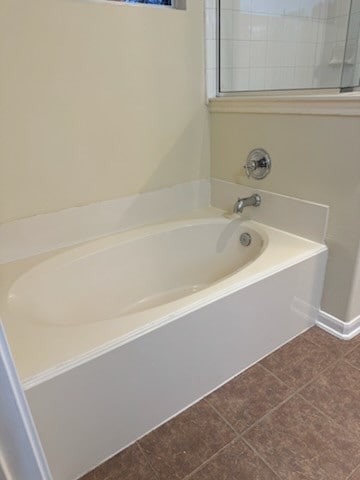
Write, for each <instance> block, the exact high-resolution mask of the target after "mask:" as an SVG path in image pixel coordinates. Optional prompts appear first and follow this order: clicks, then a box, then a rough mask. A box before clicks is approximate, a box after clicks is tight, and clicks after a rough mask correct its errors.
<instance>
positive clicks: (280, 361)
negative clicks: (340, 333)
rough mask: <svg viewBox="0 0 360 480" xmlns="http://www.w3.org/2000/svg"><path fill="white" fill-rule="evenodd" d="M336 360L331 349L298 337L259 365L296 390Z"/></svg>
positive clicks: (335, 355)
mask: <svg viewBox="0 0 360 480" xmlns="http://www.w3.org/2000/svg"><path fill="white" fill-rule="evenodd" d="M337 358H338V356H337V354H336V353H335V352H334V351H332V350H331V349H329V348H325V347H320V346H318V345H315V344H314V343H312V342H309V341H308V340H307V339H306V338H304V336H303V335H300V336H299V337H297V338H295V339H294V340H292V341H291V342H290V343H287V344H286V345H284V346H283V347H281V348H280V349H279V350H276V351H275V352H274V353H272V354H271V355H269V356H268V357H266V358H265V359H264V360H262V361H261V362H260V363H261V365H264V367H266V368H267V369H268V370H270V371H271V372H273V373H274V374H275V375H276V376H277V377H278V378H280V380H282V381H283V382H284V383H286V384H287V385H288V386H289V387H291V388H293V389H295V390H296V389H297V388H299V387H301V386H303V385H305V384H306V383H308V382H309V381H311V380H312V379H313V378H314V377H315V376H316V375H317V374H318V373H319V372H321V370H324V369H325V368H326V367H328V366H329V365H331V363H332V362H333V361H335V360H336V359H337Z"/></svg>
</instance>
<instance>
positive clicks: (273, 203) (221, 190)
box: [211, 178, 329, 243]
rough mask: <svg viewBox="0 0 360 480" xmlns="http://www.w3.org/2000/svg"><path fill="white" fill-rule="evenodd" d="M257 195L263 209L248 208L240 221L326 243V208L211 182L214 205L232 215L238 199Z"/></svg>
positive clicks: (255, 189) (268, 193)
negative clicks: (259, 224) (268, 226)
mask: <svg viewBox="0 0 360 480" xmlns="http://www.w3.org/2000/svg"><path fill="white" fill-rule="evenodd" d="M259 187H261V182H259ZM254 193H259V194H260V196H261V208H247V209H245V210H244V212H243V213H242V214H241V218H244V219H249V218H251V219H252V220H254V221H255V222H259V223H265V224H266V225H271V226H272V227H275V228H279V229H280V230H285V231H286V232H289V233H293V234H294V235H299V236H300V237H304V238H308V239H309V240H313V241H314V242H319V243H324V241H325V234H326V229H327V223H328V217H329V207H328V206H327V205H321V204H318V203H314V202H307V201H305V200H301V199H299V198H294V197H290V196H287V195H280V194H277V193H273V192H268V191H265V190H261V189H260V188H252V187H249V186H246V185H240V184H238V183H233V182H228V181H225V180H218V179H216V178H213V179H211V204H212V205H213V206H214V207H216V208H220V209H222V210H227V211H231V210H232V208H233V205H234V202H235V200H236V199H237V198H238V197H248V196H250V195H253V194H254Z"/></svg>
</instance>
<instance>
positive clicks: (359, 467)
mask: <svg viewBox="0 0 360 480" xmlns="http://www.w3.org/2000/svg"><path fill="white" fill-rule="evenodd" d="M357 472H360V463H359V465H358V466H357V467H355V468H354V470H353V471H352V472H351V473H350V475H349V476H348V477H347V479H346V480H351V477H352V476H353V475H354V473H357Z"/></svg>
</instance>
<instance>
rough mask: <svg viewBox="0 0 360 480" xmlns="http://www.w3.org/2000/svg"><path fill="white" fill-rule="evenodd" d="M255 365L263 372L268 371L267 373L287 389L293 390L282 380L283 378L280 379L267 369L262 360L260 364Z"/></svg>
mask: <svg viewBox="0 0 360 480" xmlns="http://www.w3.org/2000/svg"><path fill="white" fill-rule="evenodd" d="M255 365H258V366H259V367H261V368H262V369H263V370H265V371H266V373H268V374H270V375H272V376H273V377H274V378H276V380H277V381H278V382H280V383H281V384H282V385H284V386H285V387H286V388H290V389H291V390H292V387H289V385H288V384H287V383H285V382H284V380H281V378H279V377H278V376H277V375H276V373H274V372H272V371H271V370H269V369H268V368H267V367H265V365H263V364H262V363H261V360H260V362H258V363H255Z"/></svg>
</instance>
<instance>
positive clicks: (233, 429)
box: [203, 398, 240, 436]
mask: <svg viewBox="0 0 360 480" xmlns="http://www.w3.org/2000/svg"><path fill="white" fill-rule="evenodd" d="M203 400H204V401H205V402H206V403H207V404H208V405H209V407H210V408H212V409H213V410H214V412H215V413H216V414H217V415H218V416H219V417H220V418H221V420H222V421H223V422H225V423H226V425H227V426H228V427H230V428H231V430H232V431H233V432H234V433H235V435H237V436H239V435H240V434H239V432H238V431H237V430H236V428H235V427H234V426H233V425H232V424H231V423H230V422H229V421H228V420H227V419H226V418H225V417H224V416H223V415H222V414H221V413H220V412H219V411H218V410H217V409H216V407H214V406H213V405H211V403H210V402H209V401H208V400H206V398H204V399H203Z"/></svg>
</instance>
